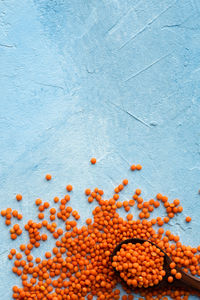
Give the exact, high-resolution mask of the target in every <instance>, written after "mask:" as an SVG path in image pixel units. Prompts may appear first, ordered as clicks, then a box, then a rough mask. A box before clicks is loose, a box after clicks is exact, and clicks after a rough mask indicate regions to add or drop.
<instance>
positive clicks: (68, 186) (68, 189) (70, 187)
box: [66, 184, 73, 192]
mask: <svg viewBox="0 0 200 300" xmlns="http://www.w3.org/2000/svg"><path fill="white" fill-rule="evenodd" d="M72 189H73V187H72V185H71V184H68V185H67V186H66V190H67V191H68V192H71V191H72Z"/></svg>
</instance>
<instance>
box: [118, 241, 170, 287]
mask: <svg viewBox="0 0 200 300" xmlns="http://www.w3.org/2000/svg"><path fill="white" fill-rule="evenodd" d="M163 264H164V253H163V252H162V251H161V250H160V249H159V248H158V247H156V246H155V245H152V244H151V243H149V242H147V241H146V242H144V243H143V244H140V243H136V244H132V243H128V244H122V246H121V248H120V250H119V251H118V252H117V253H116V255H115V256H114V257H113V262H112V266H113V267H114V268H115V269H116V270H117V271H118V272H120V276H121V278H123V280H124V281H125V282H126V283H127V284H128V285H131V286H133V287H139V288H141V287H145V288H148V287H151V286H154V285H156V284H158V283H159V282H160V281H161V280H163V277H164V276H165V275H166V272H165V270H164V269H163Z"/></svg>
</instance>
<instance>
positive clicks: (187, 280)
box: [111, 239, 200, 291]
mask: <svg viewBox="0 0 200 300" xmlns="http://www.w3.org/2000/svg"><path fill="white" fill-rule="evenodd" d="M144 242H149V243H151V244H152V245H154V246H156V247H157V248H159V249H160V250H161V251H162V252H163V253H164V254H165V256H164V265H163V269H164V270H165V272H166V275H165V276H164V277H163V279H162V280H161V281H160V282H159V284H157V285H156V286H154V288H158V289H162V288H169V287H170V286H171V287H173V288H182V289H195V290H198V291H200V279H199V278H197V277H195V276H192V275H189V274H187V273H186V272H184V271H183V270H182V269H180V268H178V267H176V270H177V271H178V272H179V273H181V275H182V278H181V279H176V278H175V277H174V281H173V282H172V283H169V282H168V280H167V278H168V276H172V275H171V272H170V271H171V268H170V263H171V262H172V260H171V258H170V257H169V256H168V255H167V254H166V253H165V252H164V251H163V250H162V249H161V248H160V247H158V246H157V245H156V244H154V243H152V242H151V241H148V240H143V239H127V240H125V241H123V242H121V243H120V244H118V245H117V246H116V248H115V249H114V251H113V253H112V255H111V261H112V262H113V256H115V255H116V254H117V252H118V251H119V250H120V248H121V246H122V245H123V244H128V243H132V244H137V243H140V244H143V243H144ZM114 271H115V273H116V274H117V275H118V276H120V272H119V271H117V270H116V269H115V268H114ZM120 278H121V277H120ZM121 279H122V278H121ZM122 281H123V282H124V280H123V279H122ZM125 284H126V285H127V283H125Z"/></svg>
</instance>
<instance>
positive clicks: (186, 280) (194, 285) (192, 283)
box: [179, 270, 200, 291]
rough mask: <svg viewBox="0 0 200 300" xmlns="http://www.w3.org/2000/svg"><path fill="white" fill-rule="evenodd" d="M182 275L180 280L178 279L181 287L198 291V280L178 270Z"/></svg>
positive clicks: (199, 288) (199, 289) (199, 282)
mask: <svg viewBox="0 0 200 300" xmlns="http://www.w3.org/2000/svg"><path fill="white" fill-rule="evenodd" d="M180 272H181V274H182V278H181V279H179V281H180V283H181V285H182V286H183V288H184V287H189V288H191V289H195V290H198V291H200V279H199V278H197V277H195V276H192V275H190V274H187V273H185V272H184V271H182V270H180Z"/></svg>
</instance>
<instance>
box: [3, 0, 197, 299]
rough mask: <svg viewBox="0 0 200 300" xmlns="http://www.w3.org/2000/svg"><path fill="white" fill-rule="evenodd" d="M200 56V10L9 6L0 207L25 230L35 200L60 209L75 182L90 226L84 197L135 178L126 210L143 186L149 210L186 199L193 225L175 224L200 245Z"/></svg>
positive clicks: (156, 4) (7, 280)
mask: <svg viewBox="0 0 200 300" xmlns="http://www.w3.org/2000/svg"><path fill="white" fill-rule="evenodd" d="M199 45H200V3H199V1H198V0H183V1H176V0H165V1H159V0H150V1H144V0H135V1H132V0H123V1H121V0H109V1H97V0H92V1H80V0H78V1H68V0H57V1H56V0H37V1H36V0H30V1H26V0H21V1H16V0H9V1H7V0H4V1H1V2H0V66H1V67H0V86H1V98H0V145H1V147H0V178H1V180H0V192H1V200H0V201H1V208H5V207H8V206H10V207H13V208H17V209H18V210H21V211H23V213H24V216H25V218H24V220H23V222H22V223H23V224H24V223H25V221H26V220H27V219H29V218H34V216H35V214H36V211H35V210H34V209H33V208H32V203H33V202H34V200H35V199H36V198H37V197H41V198H42V199H44V200H49V201H50V202H52V199H53V197H54V196H55V195H58V196H62V195H63V193H65V186H66V184H67V183H72V184H73V185H74V192H73V194H72V206H73V207H75V208H77V209H78V210H79V211H80V214H81V215H82V216H83V219H82V220H81V221H80V222H83V221H84V218H85V217H87V216H88V217H89V216H90V215H91V210H90V209H88V205H87V202H86V199H85V196H84V193H83V191H84V189H85V188H86V187H90V188H92V187H95V186H99V187H101V188H104V189H105V191H106V196H108V197H109V195H110V193H111V192H112V189H113V186H114V185H116V184H117V183H119V182H120V181H121V179H122V178H124V177H128V179H129V182H130V185H129V186H128V187H127V189H126V191H124V192H123V193H124V194H123V196H124V199H126V198H128V197H129V195H130V194H131V193H132V191H133V190H134V189H135V188H137V187H140V188H142V190H143V196H144V198H147V199H148V198H151V197H154V196H155V194H156V193H157V192H161V193H163V194H166V195H168V197H169V199H174V198H180V200H181V202H182V204H183V207H184V215H183V216H182V218H181V216H179V217H177V218H176V219H175V220H174V221H173V222H172V223H171V224H169V225H170V226H172V227H173V228H172V229H173V231H174V233H175V234H181V239H182V241H183V242H184V243H185V244H191V245H193V246H195V245H197V244H200V236H199V213H200V195H199V194H198V190H199V188H200V122H199V118H200V96H199V95H200V72H199V70H200V46H199ZM92 156H95V157H97V160H98V163H97V164H96V165H95V166H91V165H90V163H89V160H90V158H91V157H92ZM131 163H142V165H143V171H142V173H139V172H138V173H136V174H133V173H131V172H130V171H129V165H130V164H131ZM47 172H48V173H51V174H52V175H53V179H52V181H51V182H48V183H47V182H46V181H45V180H44V176H45V174H46V173H47ZM16 193H22V194H23V201H22V202H20V203H16V201H15V194H16ZM162 213H164V211H163V212H162ZM186 215H191V216H192V219H193V220H192V222H191V224H189V225H188V224H185V222H184V216H186ZM0 232H1V241H0V246H1V247H0V248H1V253H0V257H1V260H0V271H1V272H0V299H6V300H9V299H11V295H12V293H11V287H12V285H15V284H18V280H17V278H16V277H15V276H14V275H11V271H10V268H11V263H10V262H8V260H7V250H8V249H9V248H10V240H9V239H8V228H5V226H4V224H3V220H1V225H0ZM22 242H27V236H26V235H25V234H24V236H22V237H20V238H19V240H18V241H17V242H16V244H18V245H19V244H20V243H22ZM14 245H15V242H14V243H13V246H14ZM52 245H53V244H52ZM44 247H45V246H44ZM46 247H47V246H46ZM43 250H44V251H45V249H43ZM191 299H195V297H191Z"/></svg>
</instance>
